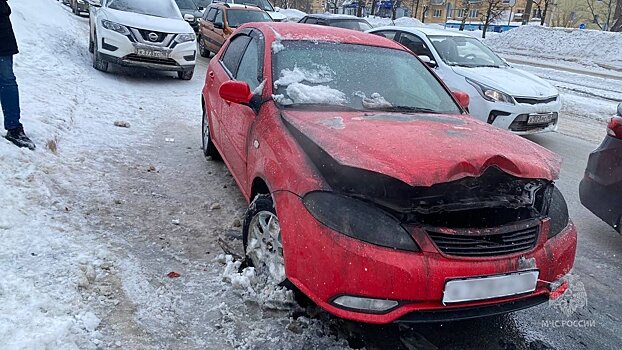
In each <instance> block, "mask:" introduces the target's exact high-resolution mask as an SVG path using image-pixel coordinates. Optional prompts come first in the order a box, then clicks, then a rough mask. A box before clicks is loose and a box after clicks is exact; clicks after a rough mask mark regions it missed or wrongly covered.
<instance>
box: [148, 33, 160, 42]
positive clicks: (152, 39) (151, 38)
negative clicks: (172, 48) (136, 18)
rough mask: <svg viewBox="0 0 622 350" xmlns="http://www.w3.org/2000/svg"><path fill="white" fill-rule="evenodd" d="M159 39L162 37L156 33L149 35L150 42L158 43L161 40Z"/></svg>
mask: <svg viewBox="0 0 622 350" xmlns="http://www.w3.org/2000/svg"><path fill="white" fill-rule="evenodd" d="M159 37H160V36H159V35H158V34H156V33H153V32H152V33H149V40H150V41H158V38H159Z"/></svg>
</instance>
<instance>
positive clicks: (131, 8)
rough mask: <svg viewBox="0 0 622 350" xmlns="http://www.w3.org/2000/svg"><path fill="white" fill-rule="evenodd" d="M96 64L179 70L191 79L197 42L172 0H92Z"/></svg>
mask: <svg viewBox="0 0 622 350" xmlns="http://www.w3.org/2000/svg"><path fill="white" fill-rule="evenodd" d="M89 2H90V4H91V11H90V40H89V50H90V51H91V53H92V54H93V67H95V69H98V70H101V71H106V70H108V65H109V63H114V64H118V65H121V66H129V67H139V68H149V69H155V70H163V71H176V72H177V74H178V76H179V78H180V79H183V80H190V79H192V75H193V74H194V66H195V63H196V53H197V41H196V36H195V34H194V30H193V29H192V27H191V26H190V25H189V24H188V23H187V22H186V21H184V19H183V17H182V15H181V13H180V11H179V8H178V7H177V4H175V2H174V1H173V0H89Z"/></svg>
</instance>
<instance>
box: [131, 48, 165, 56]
mask: <svg viewBox="0 0 622 350" xmlns="http://www.w3.org/2000/svg"><path fill="white" fill-rule="evenodd" d="M136 54H137V55H138V56H144V57H151V58H168V53H167V52H165V51H162V50H156V49H136Z"/></svg>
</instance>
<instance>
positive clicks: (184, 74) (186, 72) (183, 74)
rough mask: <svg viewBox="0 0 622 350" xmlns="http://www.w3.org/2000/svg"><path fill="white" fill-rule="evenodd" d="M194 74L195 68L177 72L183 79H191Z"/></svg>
mask: <svg viewBox="0 0 622 350" xmlns="http://www.w3.org/2000/svg"><path fill="white" fill-rule="evenodd" d="M193 76H194V68H193V69H191V70H182V71H179V72H177V77H178V78H179V79H181V80H191V79H192V77H193Z"/></svg>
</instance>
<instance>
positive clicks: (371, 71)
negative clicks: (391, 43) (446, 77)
mask: <svg viewBox="0 0 622 350" xmlns="http://www.w3.org/2000/svg"><path fill="white" fill-rule="evenodd" d="M282 45H283V47H282V48H281V49H280V50H278V52H277V53H276V54H275V55H274V58H273V79H274V86H275V91H274V95H275V96H274V100H275V101H276V102H277V103H279V104H281V105H304V104H313V105H318V104H319V105H339V106H344V107H348V108H354V109H361V110H363V109H376V110H387V111H389V110H396V111H409V110H413V111H419V112H431V113H452V114H453V113H460V108H459V107H458V106H457V105H456V104H455V103H454V100H453V99H452V97H451V96H450V95H449V94H448V93H447V91H446V90H445V89H444V88H443V86H442V85H441V84H440V83H439V82H438V80H437V79H436V78H435V77H434V76H433V75H432V74H430V72H428V70H427V69H426V68H425V67H424V66H423V64H422V63H421V62H420V61H419V60H417V59H416V58H415V57H414V56H413V55H412V54H410V53H407V52H405V51H401V50H394V49H388V48H383V47H376V46H365V45H354V44H342V43H328V42H323V43H322V42H320V43H318V42H311V41H283V42H282ZM370 62H375V63H373V64H370Z"/></svg>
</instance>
